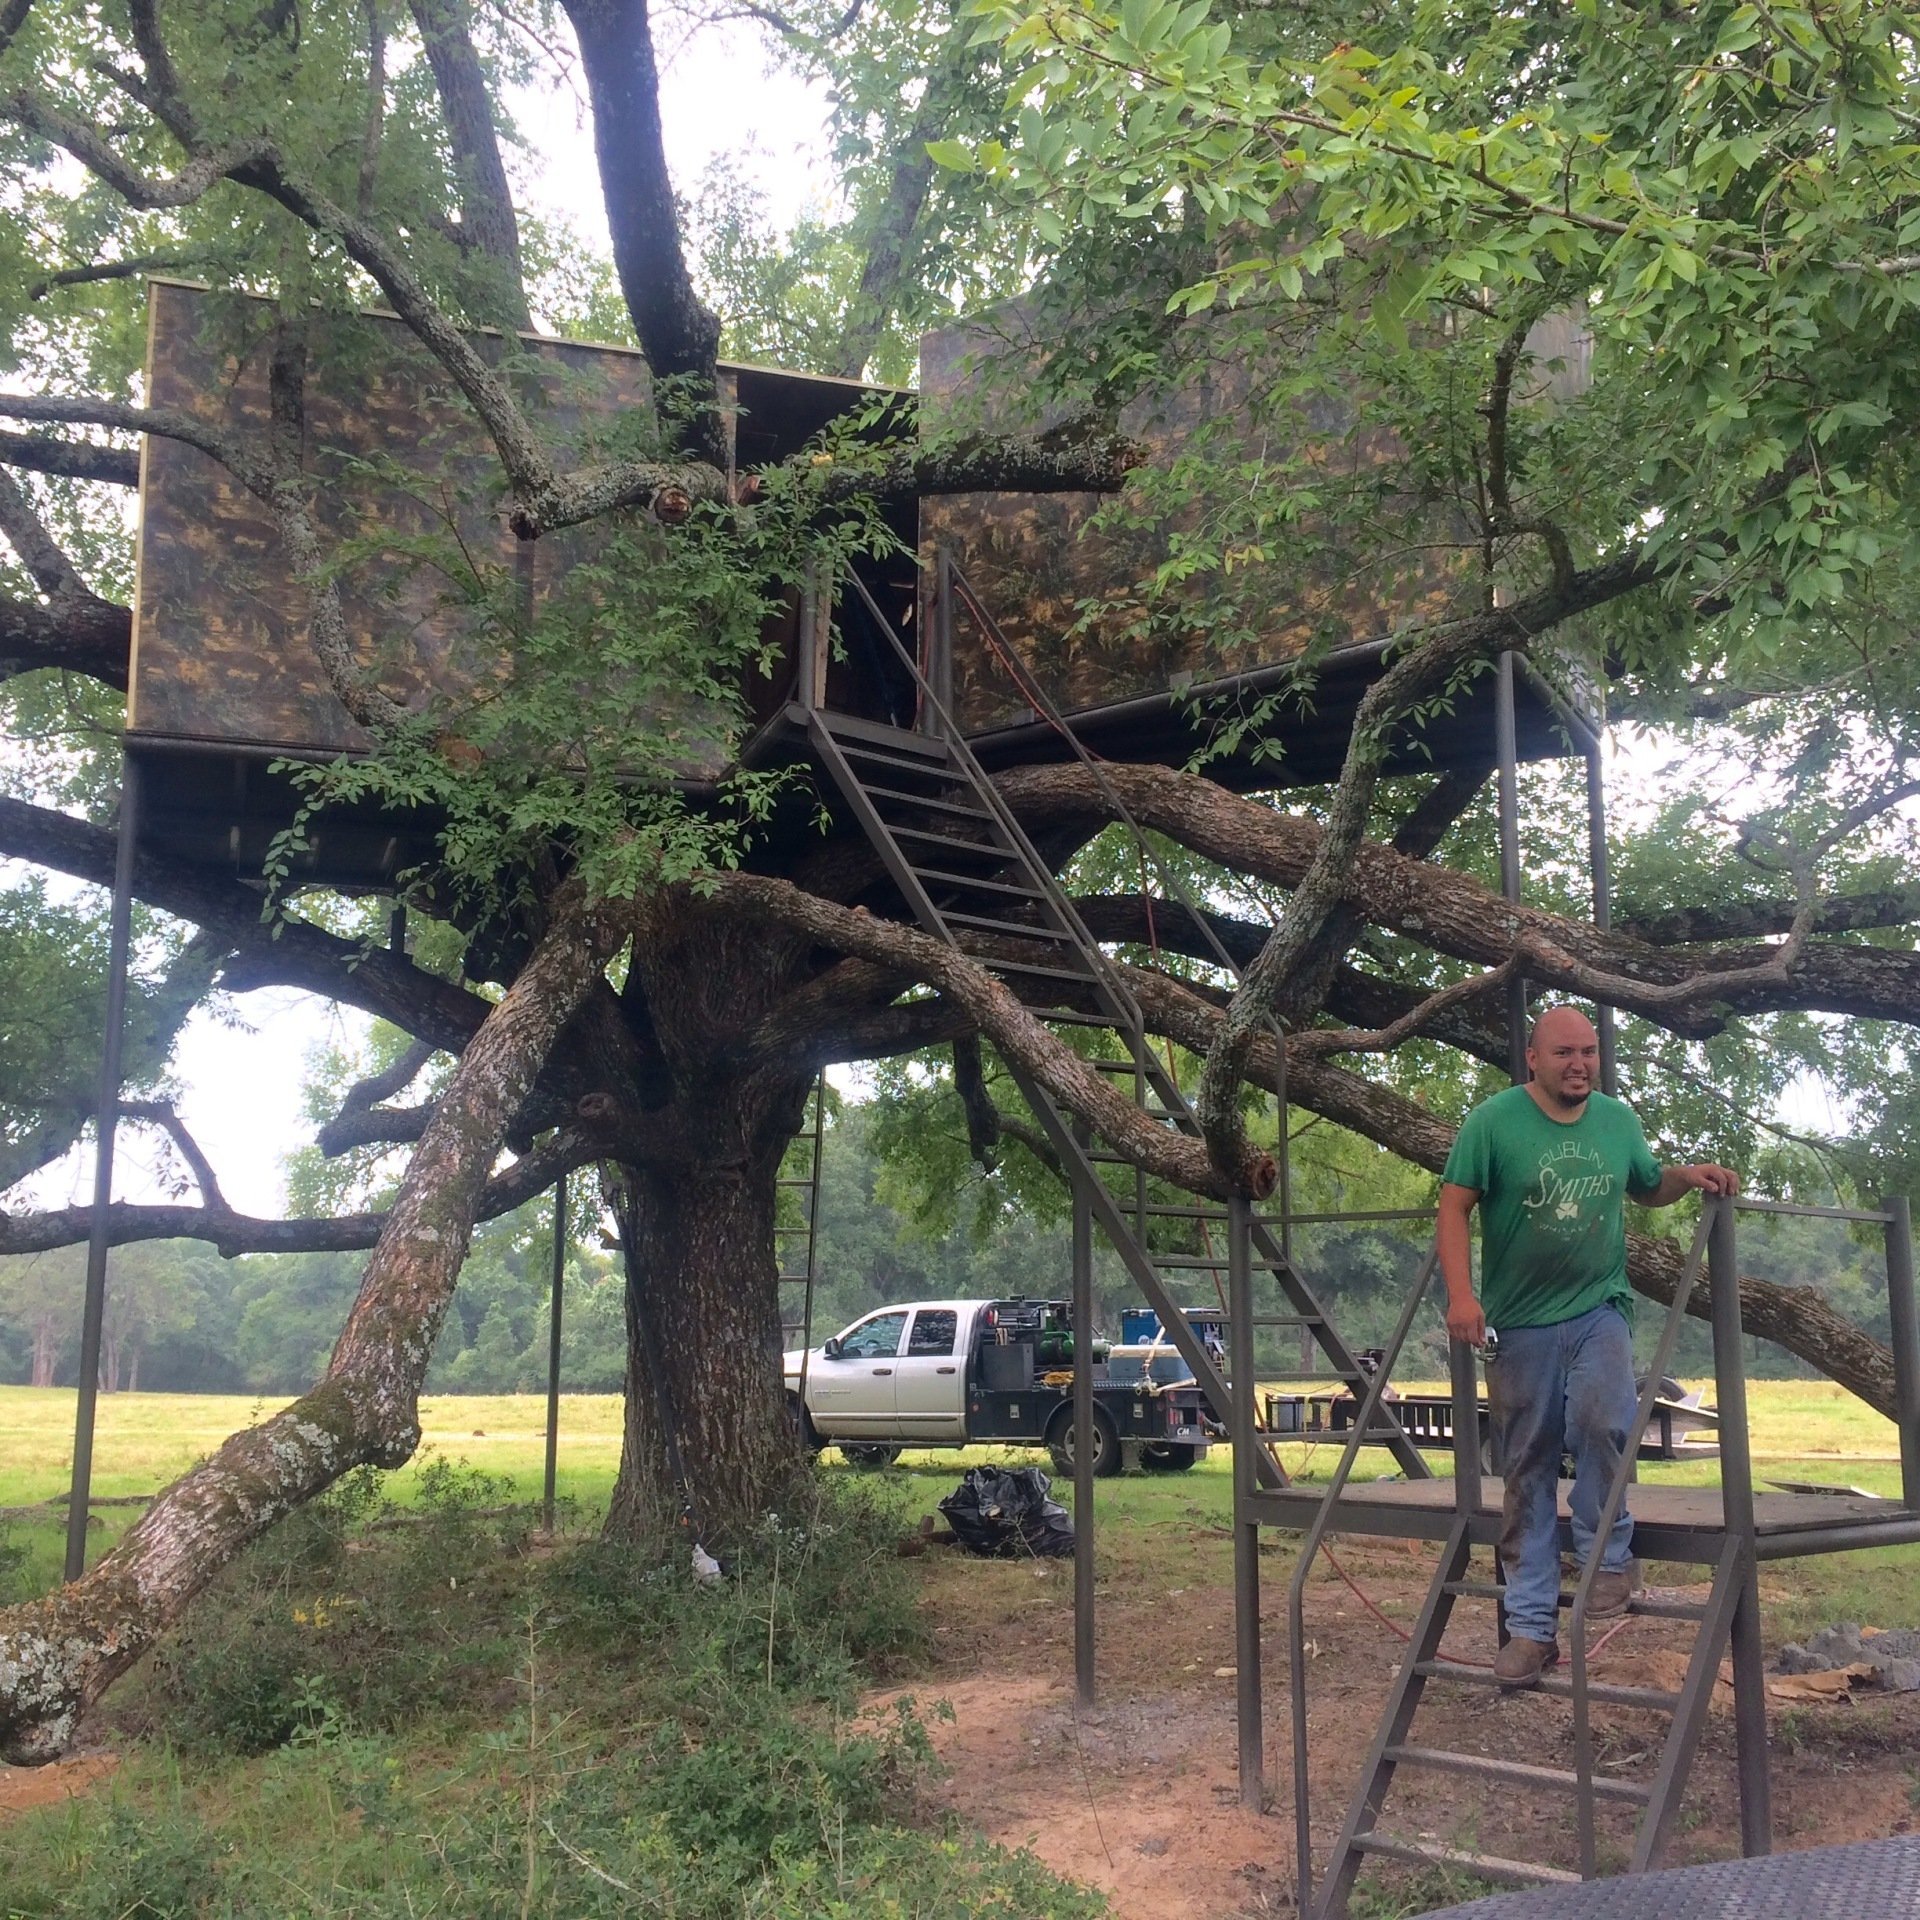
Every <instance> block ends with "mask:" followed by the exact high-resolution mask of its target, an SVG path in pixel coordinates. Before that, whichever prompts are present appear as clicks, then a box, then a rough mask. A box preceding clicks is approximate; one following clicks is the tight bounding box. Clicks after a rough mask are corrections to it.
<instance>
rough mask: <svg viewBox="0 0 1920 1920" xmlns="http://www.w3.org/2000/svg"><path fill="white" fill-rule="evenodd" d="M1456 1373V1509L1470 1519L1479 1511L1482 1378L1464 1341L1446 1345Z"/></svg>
mask: <svg viewBox="0 0 1920 1920" xmlns="http://www.w3.org/2000/svg"><path fill="white" fill-rule="evenodd" d="M1447 1357H1448V1361H1449V1363H1450V1365H1451V1367H1452V1370H1453V1510H1454V1512H1455V1513H1458V1514H1461V1515H1463V1516H1465V1517H1466V1518H1468V1519H1471V1518H1472V1517H1473V1515H1475V1514H1476V1513H1478V1512H1479V1511H1480V1376H1479V1374H1478V1372H1477V1371H1476V1370H1475V1367H1474V1359H1473V1349H1472V1348H1471V1347H1470V1346H1468V1345H1467V1343H1466V1342H1465V1341H1464V1340H1450V1341H1448V1343H1447Z"/></svg>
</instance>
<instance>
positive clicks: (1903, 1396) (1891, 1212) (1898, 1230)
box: [1883, 1194, 1920, 1510]
mask: <svg viewBox="0 0 1920 1920" xmlns="http://www.w3.org/2000/svg"><path fill="white" fill-rule="evenodd" d="M1883 1204H1884V1205H1885V1207H1886V1210H1887V1227H1886V1235H1887V1313H1888V1320H1889V1327H1888V1331H1889V1333H1890V1334H1891V1336H1892V1341H1893V1404H1894V1411H1895V1413H1896V1414H1897V1416H1898V1419H1899V1425H1900V1503H1901V1505H1902V1506H1904V1507H1907V1508H1908V1509H1910V1510H1913V1509H1920V1314H1917V1313H1916V1311H1915V1306H1914V1297H1913V1209H1912V1207H1911V1206H1910V1205H1909V1204H1908V1202H1907V1199H1906V1197H1905V1196H1904V1195H1902V1194H1896V1195H1894V1196H1893V1197H1892V1198H1891V1199H1889V1200H1887V1201H1885V1202H1883Z"/></svg>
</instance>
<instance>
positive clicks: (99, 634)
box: [0, 595, 133, 692]
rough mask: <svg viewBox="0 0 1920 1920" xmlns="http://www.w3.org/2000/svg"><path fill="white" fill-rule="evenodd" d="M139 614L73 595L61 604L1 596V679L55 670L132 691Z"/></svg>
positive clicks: (104, 601)
mask: <svg viewBox="0 0 1920 1920" xmlns="http://www.w3.org/2000/svg"><path fill="white" fill-rule="evenodd" d="M132 647H133V615H132V614H130V613H129V612H128V611H127V609H126V608H125V607H116V606H115V605H114V604H113V602H112V601H110V600H97V599H95V598H93V597H92V596H91V595H88V596H87V597H86V598H85V599H81V598H79V597H78V596H75V597H73V598H70V599H68V600H67V601H66V603H65V604H64V605H62V606H61V607H59V608H57V609H56V608H53V607H42V606H37V605H35V604H34V603H33V602H32V601H30V600H4V599H0V679H8V680H10V679H12V678H13V677H14V676H15V675H16V674H22V673H36V672H39V671H41V670H42V669H45V668H55V669H59V670H62V671H64V672H67V673H84V674H85V675H86V676H87V677H88V678H89V679H91V680H99V681H101V682H103V683H104V684H105V685H107V686H109V687H113V688H116V689H118V690H119V691H121V692H124V691H125V690H126V685H127V675H128V671H129V658H130V654H131V651H132Z"/></svg>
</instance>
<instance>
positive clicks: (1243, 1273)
mask: <svg viewBox="0 0 1920 1920" xmlns="http://www.w3.org/2000/svg"><path fill="white" fill-rule="evenodd" d="M1247 1214H1248V1208H1247V1203H1246V1201H1245V1200H1244V1199H1242V1198H1240V1197H1239V1196H1238V1195H1235V1196H1234V1197H1232V1198H1231V1199H1229V1200H1228V1202H1227V1320H1228V1330H1229V1332H1230V1333H1231V1335H1232V1337H1233V1407H1232V1413H1231V1418H1232V1421H1233V1637H1234V1698H1235V1708H1236V1714H1237V1718H1238V1720H1239V1726H1240V1804H1241V1805H1242V1806H1245V1807H1251V1808H1253V1809H1254V1811H1255V1812H1256V1813H1257V1812H1258V1811H1259V1810H1260V1809H1261V1808H1262V1807H1263V1806H1265V1804H1266V1798H1267V1751H1266V1738H1265V1731H1264V1728H1263V1726H1262V1720H1263V1717H1264V1711H1265V1709H1264V1707H1263V1704H1262V1700H1261V1693H1262V1688H1261V1684H1260V1679H1261V1675H1260V1523H1259V1522H1258V1521H1257V1520H1253V1519H1250V1518H1249V1517H1248V1514H1247V1502H1248V1499H1249V1498H1250V1497H1251V1495H1252V1493H1253V1491H1254V1453H1255V1449H1256V1447H1257V1446H1258V1444H1259V1443H1258V1441H1257V1439H1256V1438H1255V1434H1254V1429H1255V1425H1256V1421H1255V1417H1254V1394H1255V1391H1256V1385H1257V1382H1256V1379H1255V1363H1254V1357H1253V1356H1254V1326H1253V1258H1252V1246H1251V1240H1252V1233H1253V1227H1252V1223H1251V1221H1250V1220H1249V1219H1248V1217H1247Z"/></svg>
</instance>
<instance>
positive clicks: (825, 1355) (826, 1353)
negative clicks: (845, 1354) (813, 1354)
mask: <svg viewBox="0 0 1920 1920" xmlns="http://www.w3.org/2000/svg"><path fill="white" fill-rule="evenodd" d="M820 1357H821V1359H823V1360H838V1359H839V1358H840V1336H839V1335H838V1334H837V1333H836V1334H833V1335H831V1336H830V1337H829V1338H828V1339H827V1340H826V1341H825V1343H824V1344H823V1345H822V1346H821V1348H820Z"/></svg>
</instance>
